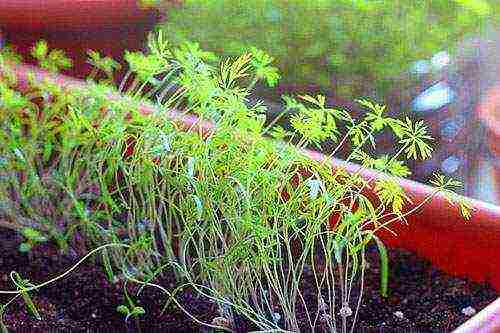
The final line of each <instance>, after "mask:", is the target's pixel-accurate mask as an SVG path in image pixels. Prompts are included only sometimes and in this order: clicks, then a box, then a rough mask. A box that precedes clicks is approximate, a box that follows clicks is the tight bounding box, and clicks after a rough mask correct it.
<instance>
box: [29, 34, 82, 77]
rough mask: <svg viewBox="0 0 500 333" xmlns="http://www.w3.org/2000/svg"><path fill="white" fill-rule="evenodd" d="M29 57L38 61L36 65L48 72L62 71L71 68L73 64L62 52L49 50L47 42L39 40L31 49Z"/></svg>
mask: <svg viewBox="0 0 500 333" xmlns="http://www.w3.org/2000/svg"><path fill="white" fill-rule="evenodd" d="M31 55H32V56H33V58H35V59H36V60H38V65H39V66H40V67H41V68H43V69H46V70H48V71H49V72H54V73H56V72H59V71H60V70H63V69H68V68H71V66H72V65H73V62H72V61H71V59H69V58H68V57H66V54H65V53H64V51H62V50H57V49H54V50H50V51H49V47H48V45H47V42H46V41H44V40H40V41H39V42H37V43H36V45H35V46H33V47H32V48H31Z"/></svg>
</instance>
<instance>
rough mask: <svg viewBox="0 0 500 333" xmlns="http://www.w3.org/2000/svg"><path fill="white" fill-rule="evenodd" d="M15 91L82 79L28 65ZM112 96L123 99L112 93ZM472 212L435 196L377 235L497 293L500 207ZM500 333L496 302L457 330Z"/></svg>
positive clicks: (421, 188) (421, 192)
mask: <svg viewBox="0 0 500 333" xmlns="http://www.w3.org/2000/svg"><path fill="white" fill-rule="evenodd" d="M16 72H17V76H18V83H19V88H20V89H21V90H22V89H23V88H25V87H26V86H27V84H28V82H27V74H28V73H30V72H31V73H34V74H35V77H37V78H39V79H42V78H47V77H48V78H50V79H51V80H53V81H54V82H57V83H58V84H60V85H64V86H73V87H75V88H84V87H85V83H84V82H83V81H79V80H75V79H71V78H69V77H65V76H62V75H52V74H48V73H46V72H45V71H42V70H39V69H37V68H36V67H33V66H28V65H18V66H16ZM110 98H121V97H120V96H117V95H114V96H110ZM141 111H142V112H143V113H145V114H148V113H152V112H154V109H153V107H151V106H148V105H145V104H144V105H142V106H141ZM170 116H171V117H172V119H174V120H176V121H178V122H179V123H180V124H181V125H183V127H184V128H189V127H190V126H191V125H192V124H193V123H195V122H196V121H197V118H196V117H195V116H181V115H180V114H179V113H177V112H175V111H171V112H170ZM197 128H200V129H201V130H202V131H209V130H210V124H208V123H203V124H201V125H200V126H199V127H198V126H197ZM304 153H306V154H308V155H310V156H311V157H312V158H314V159H316V160H322V159H324V158H325V156H324V155H323V154H321V153H318V152H315V151H304ZM339 166H343V167H345V168H346V169H347V170H349V171H355V170H357V169H358V168H360V166H359V165H356V164H353V163H345V162H343V161H341V160H333V161H332V167H333V168H335V167H339ZM379 175H380V173H379V172H377V171H373V170H366V171H365V172H364V173H363V176H364V177H366V178H372V177H375V178H377V177H378V176H379ZM400 184H401V185H402V186H403V188H405V190H406V191H407V193H408V194H409V196H410V197H411V198H412V199H414V200H415V201H421V200H423V198H424V197H426V196H428V195H429V194H430V193H432V192H433V191H434V189H433V188H432V187H429V186H426V185H423V184H420V183H417V182H414V181H411V180H406V179H401V180H400ZM471 202H472V204H473V206H474V208H475V211H474V213H473V215H472V218H471V220H470V221H468V222H464V221H463V219H462V218H461V217H460V215H459V213H458V211H457V209H456V208H455V207H452V206H450V204H449V203H448V202H447V201H446V200H445V199H444V198H443V197H442V196H437V197H435V198H434V199H433V200H432V201H431V202H430V203H429V204H427V205H425V206H424V207H423V208H422V210H421V211H420V212H419V213H417V214H413V215H411V216H409V217H408V225H402V224H395V225H393V227H392V229H393V230H394V231H396V232H397V234H398V236H394V235H392V234H389V233H385V234H384V233H381V237H382V238H383V239H384V241H385V242H386V243H387V244H388V245H389V246H391V247H400V248H403V249H406V250H410V251H413V252H416V253H417V254H418V255H419V256H421V257H423V258H426V259H428V260H429V261H430V262H432V264H433V265H435V266H436V267H438V268H440V269H442V270H443V271H445V272H447V273H450V274H453V275H457V276H464V277H468V278H469V279H471V280H473V281H476V282H489V283H491V284H492V285H493V287H494V288H495V289H497V290H500V257H499V256H498V253H500V207H498V206H494V205H491V204H487V203H484V202H481V201H477V200H473V199H471ZM498 330H500V299H499V300H497V301H495V302H493V303H491V305H490V306H488V307H487V308H485V309H484V310H483V311H481V312H479V313H478V314H477V315H475V316H474V317H473V318H472V319H470V320H469V321H468V322H466V323H465V324H464V325H463V326H461V327H460V328H459V329H457V331H456V332H478V331H480V332H496V331H498Z"/></svg>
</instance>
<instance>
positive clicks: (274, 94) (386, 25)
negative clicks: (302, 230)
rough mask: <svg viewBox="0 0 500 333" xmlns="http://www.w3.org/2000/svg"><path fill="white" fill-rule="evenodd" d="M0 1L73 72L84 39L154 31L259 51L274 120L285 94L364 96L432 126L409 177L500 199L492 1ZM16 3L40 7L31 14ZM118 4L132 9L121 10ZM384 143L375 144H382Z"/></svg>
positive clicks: (207, 45) (105, 40)
mask: <svg viewBox="0 0 500 333" xmlns="http://www.w3.org/2000/svg"><path fill="white" fill-rule="evenodd" d="M66 1H67V0H66ZM1 2H4V4H0V29H1V30H2V31H3V35H2V36H3V37H1V39H3V41H4V42H3V43H4V44H7V43H8V44H9V45H11V46H13V47H16V48H17V49H18V50H20V51H21V53H23V54H29V52H28V50H29V46H30V45H32V43H33V42H34V41H36V40H37V39H39V38H44V39H46V40H48V41H49V45H50V46H51V47H57V48H63V49H65V50H66V51H67V52H68V54H69V55H70V56H72V57H74V58H75V59H76V60H75V68H74V69H73V70H72V71H70V72H69V74H70V75H73V76H77V77H78V76H79V77H84V76H85V74H86V73H88V72H86V71H85V70H86V66H87V65H86V64H85V59H84V55H85V51H86V50H85V48H96V49H99V50H102V51H103V52H104V53H105V54H108V55H112V56H115V57H119V56H120V52H121V50H123V49H125V48H126V49H141V48H143V46H144V40H145V34H146V33H147V31H149V30H163V32H164V34H165V35H166V36H167V37H168V39H169V40H171V41H172V43H174V44H176V43H178V42H182V41H184V40H190V41H195V42H199V43H200V45H201V46H202V48H204V49H206V50H209V51H214V52H215V53H216V54H217V55H220V56H221V57H224V56H234V55H239V54H241V53H242V52H244V51H246V50H249V48H250V47H252V46H255V47H257V48H260V49H262V50H265V51H266V52H267V53H269V54H270V55H271V56H273V57H274V58H275V59H276V65H277V67H279V69H280V71H281V76H282V78H281V80H280V83H279V84H278V86H277V87H275V88H272V89H269V88H267V87H266V88H265V87H257V95H258V97H259V98H261V99H264V100H265V101H266V104H268V105H269V106H270V108H269V115H268V117H269V120H271V119H272V118H273V117H275V116H276V115H277V114H279V113H280V111H281V110H282V108H281V97H280V96H281V95H282V94H293V93H306V92H307V93H319V92H321V93H322V94H325V95H326V96H327V98H328V101H329V103H331V104H333V105H336V106H338V107H345V108H350V109H352V110H353V112H354V113H357V112H361V110H359V109H358V108H357V107H356V105H354V104H353V103H352V101H353V100H354V99H356V98H360V97H368V98H371V99H373V100H376V101H377V102H380V103H383V104H387V105H388V106H389V109H390V112H391V113H392V114H393V115H397V116H399V117H401V116H405V115H409V116H411V117H414V118H422V119H425V120H426V121H427V122H428V124H429V125H430V127H431V128H432V134H433V136H434V137H435V138H436V141H435V154H434V156H435V157H434V158H433V159H432V160H430V161H427V162H426V163H419V164H415V165H413V166H412V171H413V174H412V176H411V178H413V179H415V180H419V181H424V182H425V181H426V180H427V179H428V178H429V176H430V175H431V174H432V173H433V172H434V171H437V170H440V171H441V172H443V173H445V174H447V175H450V176H453V177H455V178H457V179H459V180H461V181H462V182H464V184H465V186H464V189H463V194H465V195H468V196H472V197H474V198H477V199H481V200H484V201H487V202H491V203H496V204H500V58H499V57H500V28H499V27H500V25H499V22H500V15H499V13H500V1H498V0H429V1H414V0H335V1H332V0H255V1H251V0H170V1H166V0H163V1H162V0H159V1H158V0H147V1H146V0H143V1H139V2H137V1H114V3H115V4H116V8H115V9H116V10H115V12H114V13H110V14H109V15H108V16H107V17H108V19H102V20H99V17H100V16H99V15H101V16H102V13H99V11H94V12H93V11H92V10H90V9H89V10H87V11H86V10H82V11H81V12H80V13H79V14H78V15H75V14H74V13H73V14H72V16H71V17H70V16H69V14H66V15H67V16H68V17H65V16H64V15H65V14H64V11H62V10H61V9H60V7H61V3H63V2H64V1H62V0H54V1H51V0H46V1H17V2H16V1H14V0H3V1H1ZM22 2H24V3H30V2H31V3H35V5H34V6H35V7H36V6H39V8H38V11H37V13H38V14H30V13H27V12H26V10H23V7H22V5H20V4H19V3H22ZM76 2H82V1H81V0H74V1H73V3H76ZM90 2H91V1H88V3H90ZM94 2H95V1H94ZM101 2H103V3H104V2H110V0H108V1H105V0H102V1H101ZM50 3H58V6H57V7H56V6H55V5H54V9H53V10H56V12H57V14H54V12H51V9H50V8H49V9H47V4H50ZM6 4H7V5H6ZM9 4H10V7H9ZM124 4H126V6H129V7H130V8H129V11H128V12H127V13H125V14H124V15H122V16H120V15H119V13H120V10H121V9H120V8H121V7H119V6H124ZM2 6H3V7H2ZM32 6H33V5H32ZM87 6H88V5H87ZM49 7H50V6H49ZM56 8H57V9H56ZM84 8H90V7H84ZM2 9H4V10H3V11H2ZM9 10H10V12H9ZM15 10H17V12H15ZM30 15H31V17H30ZM44 15H45V16H44ZM113 15H114V16H113ZM37 17H38V18H37ZM109 17H113V20H110V19H109ZM23 19H24V20H25V21H26V22H30V23H29V24H23V22H24V21H23ZM90 26H91V27H92V28H89V27H90ZM82 45H83V46H82ZM284 121H285V122H286V119H285V120H284ZM381 143H382V144H381V148H380V151H379V153H384V152H388V151H387V150H385V148H384V144H383V140H382V142H381ZM387 147H388V145H387ZM322 149H323V150H324V151H325V152H327V151H328V149H329V147H328V145H326V146H324V147H322Z"/></svg>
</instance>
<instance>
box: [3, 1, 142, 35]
mask: <svg viewBox="0 0 500 333" xmlns="http://www.w3.org/2000/svg"><path fill="white" fill-rule="evenodd" d="M137 3H138V1H137V0H2V1H1V2H0V26H1V27H3V28H4V29H6V30H15V31H31V32H39V31H75V30H82V31H83V30H85V31H88V30H89V28H98V27H111V26H116V25H123V24H124V23H128V24H137V23H140V22H144V21H145V20H147V19H148V18H149V17H150V14H151V11H150V10H148V9H146V8H140V7H139V6H138V5H137ZM90 30H93V29H90Z"/></svg>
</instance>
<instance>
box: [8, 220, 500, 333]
mask: <svg viewBox="0 0 500 333" xmlns="http://www.w3.org/2000/svg"><path fill="white" fill-rule="evenodd" d="M18 244H19V238H18V236H17V234H16V233H15V232H12V231H6V230H4V229H0V249H1V254H0V290H10V289H12V288H13V286H12V284H11V282H10V280H9V277H8V276H9V273H10V272H11V271H12V270H15V271H17V272H19V274H20V275H21V276H22V277H24V278H29V279H30V281H32V282H43V281H46V280H47V279H48V278H51V277H54V276H56V275H57V274H58V273H61V272H63V271H64V270H65V269H67V268H68V267H70V266H71V265H72V264H74V263H75V262H76V258H70V257H68V256H61V255H59V254H58V252H57V249H56V248H55V246H53V245H50V244H46V245H41V246H38V247H37V248H36V250H35V251H33V252H32V253H31V254H29V255H26V254H21V253H19V251H18V250H17V245H18ZM372 255H373V258H372V260H370V265H371V268H370V269H369V272H370V273H369V274H368V276H367V277H366V280H365V281H366V289H365V294H364V298H363V303H364V304H363V305H362V307H361V309H360V313H359V321H358V324H357V326H356V327H357V329H356V331H357V332H449V331H451V330H452V329H454V328H456V327H457V326H459V325H460V324H461V323H463V322H464V321H466V320H467V319H468V318H469V317H467V316H466V315H464V314H462V309H463V308H466V307H469V306H470V307H473V308H474V309H475V310H477V311H479V310H481V309H482V308H484V307H485V306H486V305H487V304H489V303H490V302H492V301H493V300H494V299H496V297H498V294H497V293H496V292H495V290H494V289H493V288H492V287H491V286H488V285H484V284H477V283H473V282H470V281H468V280H466V279H461V278H457V277H452V276H449V275H446V274H445V273H443V272H441V271H439V270H437V269H435V268H433V267H432V266H431V265H430V264H429V263H428V262H426V261H423V260H421V259H419V258H417V257H415V256H414V255H413V254H411V253H409V252H406V251H403V250H390V251H389V257H390V268H391V272H390V274H391V276H390V284H389V293H390V294H389V297H387V298H384V297H382V296H380V293H379V275H378V266H377V265H378V260H377V258H376V256H375V254H374V253H373V254H370V256H372ZM159 284H160V285H162V286H164V287H166V288H168V289H173V287H174V280H173V278H172V277H164V278H163V279H162V280H161V281H160V282H159ZM306 289H307V288H306ZM304 295H305V296H306V297H307V296H308V295H310V292H309V293H308V291H307V290H304ZM6 300H7V298H6V297H5V296H0V302H1V303H5V302H6ZM33 300H34V302H35V304H36V305H37V306H38V309H39V311H40V313H41V315H42V317H43V319H42V320H41V321H37V320H36V319H32V318H31V317H30V315H29V314H28V313H27V311H26V309H25V306H23V303H22V301H21V300H18V301H16V302H15V303H14V304H11V306H9V308H8V309H7V310H6V313H5V315H4V322H5V324H6V325H7V327H8V328H9V329H10V330H11V331H13V332H26V331H29V332H58V331H61V332H63V331H64V332H69V331H71V332H73V331H86V332H101V331H103V332H104V331H106V332H138V331H139V330H138V327H140V330H141V331H142V332H200V331H202V332H203V329H202V328H200V326H199V325H197V324H196V323H194V322H193V321H192V320H191V319H189V318H188V317H187V316H186V315H184V314H183V313H182V312H181V311H180V310H178V309H177V308H175V307H174V306H169V308H167V310H166V311H165V312H163V313H162V308H163V305H164V302H165V296H164V295H162V294H161V292H160V291H156V290H155V289H145V290H144V291H143V294H142V297H140V301H138V305H141V306H142V307H144V309H145V310H146V315H144V316H142V317H141V318H140V320H139V322H138V323H135V322H134V320H129V323H126V322H125V321H124V317H123V316H122V315H121V314H119V313H118V312H117V311H116V307H117V306H118V305H120V304H122V303H123V300H124V296H123V283H122V282H118V283H117V284H110V283H109V282H108V281H107V279H106V276H105V274H104V273H103V272H102V271H101V269H100V268H99V267H98V266H97V265H95V264H94V263H92V262H87V263H85V264H83V265H82V266H80V267H79V268H78V269H77V270H76V271H74V272H73V273H72V274H71V275H69V276H68V277H66V278H64V279H62V280H60V281H58V282H56V283H55V284H53V285H50V286H47V287H45V288H43V289H41V290H40V291H39V292H37V293H35V294H34V296H33ZM178 300H179V301H180V302H181V303H182V304H183V305H184V306H185V307H186V308H187V309H189V310H190V311H191V312H192V314H194V315H195V316H196V317H197V318H199V319H200V320H203V321H206V322H211V321H212V320H213V318H215V317H217V316H218V314H217V308H216V306H215V305H214V304H212V303H209V302H207V301H206V300H203V299H201V298H199V297H197V296H195V295H194V294H193V293H190V292H189V291H187V292H184V293H183V294H181V295H179V296H178ZM310 301H311V302H315V300H312V299H311V300H310ZM399 312H400V313H399ZM395 313H396V314H395ZM299 317H304V318H305V316H304V314H301V315H299ZM241 331H244V329H241ZM305 331H307V330H305Z"/></svg>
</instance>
